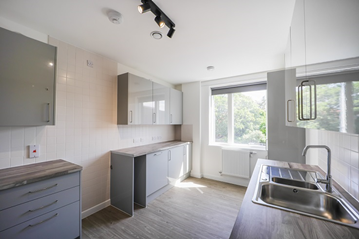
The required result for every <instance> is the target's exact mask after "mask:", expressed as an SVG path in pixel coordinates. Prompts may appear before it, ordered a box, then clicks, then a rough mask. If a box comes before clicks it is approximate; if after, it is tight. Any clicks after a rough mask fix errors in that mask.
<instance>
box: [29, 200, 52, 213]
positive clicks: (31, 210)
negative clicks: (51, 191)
mask: <svg viewBox="0 0 359 239" xmlns="http://www.w3.org/2000/svg"><path fill="white" fill-rule="evenodd" d="M57 202H58V200H56V201H55V202H52V203H50V204H47V205H45V206H42V207H39V208H36V209H30V210H29V211H27V212H36V211H38V210H41V209H44V208H47V207H50V206H51V205H54V204H55V203H57Z"/></svg>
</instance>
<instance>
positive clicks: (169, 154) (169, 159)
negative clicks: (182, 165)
mask: <svg viewBox="0 0 359 239" xmlns="http://www.w3.org/2000/svg"><path fill="white" fill-rule="evenodd" d="M171 160H172V155H171V150H168V161H171Z"/></svg>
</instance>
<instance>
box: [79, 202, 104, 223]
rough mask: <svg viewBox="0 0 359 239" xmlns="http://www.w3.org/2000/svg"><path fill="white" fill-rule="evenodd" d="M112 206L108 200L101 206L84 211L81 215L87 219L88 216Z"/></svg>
mask: <svg viewBox="0 0 359 239" xmlns="http://www.w3.org/2000/svg"><path fill="white" fill-rule="evenodd" d="M110 205H111V201H110V199H108V200H106V201H104V202H102V203H100V204H97V205H96V206H93V207H92V208H89V209H87V210H85V211H83V212H82V213H81V214H82V215H81V216H82V219H84V218H86V217H88V216H90V215H92V214H94V213H96V212H98V211H100V210H102V209H104V208H106V207H108V206H110Z"/></svg>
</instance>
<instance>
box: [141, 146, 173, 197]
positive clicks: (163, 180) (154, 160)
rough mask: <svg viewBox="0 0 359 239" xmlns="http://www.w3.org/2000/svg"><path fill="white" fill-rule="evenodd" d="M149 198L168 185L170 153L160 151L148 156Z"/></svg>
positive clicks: (147, 191)
mask: <svg viewBox="0 0 359 239" xmlns="http://www.w3.org/2000/svg"><path fill="white" fill-rule="evenodd" d="M146 175H147V180H146V188H147V190H146V194H147V196H149V195H151V194H152V193H154V192H156V191H157V190H159V189H161V188H163V187H164V186H166V185H167V184H168V178H167V177H168V151H167V150H164V151H159V152H156V153H152V154H147V156H146Z"/></svg>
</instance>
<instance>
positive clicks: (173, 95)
mask: <svg viewBox="0 0 359 239" xmlns="http://www.w3.org/2000/svg"><path fill="white" fill-rule="evenodd" d="M182 98H183V93H182V92H181V91H179V90H175V89H172V88H171V89H170V120H169V121H170V124H175V125H176V124H182V110H183V107H182Z"/></svg>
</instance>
